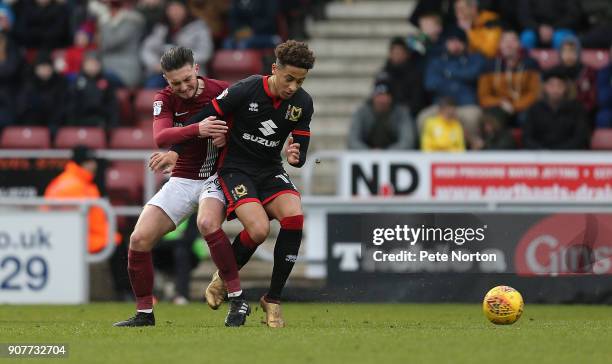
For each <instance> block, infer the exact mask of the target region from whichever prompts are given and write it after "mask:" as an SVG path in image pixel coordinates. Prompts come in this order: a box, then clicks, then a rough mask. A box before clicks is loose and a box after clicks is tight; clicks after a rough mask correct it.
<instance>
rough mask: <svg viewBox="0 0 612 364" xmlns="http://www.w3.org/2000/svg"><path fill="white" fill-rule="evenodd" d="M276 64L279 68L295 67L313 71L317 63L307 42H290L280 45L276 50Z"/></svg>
mask: <svg viewBox="0 0 612 364" xmlns="http://www.w3.org/2000/svg"><path fill="white" fill-rule="evenodd" d="M274 54H275V55H276V64H277V65H279V66H285V65H289V66H294V67H298V68H304V69H307V70H309V69H312V67H314V63H315V56H314V53H312V50H310V49H309V48H308V44H306V43H305V42H298V41H295V40H288V41H286V42H284V43H281V44H279V45H278V46H277V47H276V49H275V50H274Z"/></svg>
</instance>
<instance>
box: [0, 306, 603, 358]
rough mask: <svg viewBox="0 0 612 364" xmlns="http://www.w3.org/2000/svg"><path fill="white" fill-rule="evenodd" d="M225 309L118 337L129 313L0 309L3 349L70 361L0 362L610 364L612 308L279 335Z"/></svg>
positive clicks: (316, 309)
mask: <svg viewBox="0 0 612 364" xmlns="http://www.w3.org/2000/svg"><path fill="white" fill-rule="evenodd" d="M252 307H253V308H255V307H256V304H255V303H253V305H252ZM226 309H227V307H226V306H223V307H222V309H220V310H219V311H211V310H210V309H208V307H207V306H206V305H205V304H199V303H195V304H190V305H188V306H172V305H169V304H160V305H158V306H156V308H155V313H156V320H157V326H156V327H152V328H115V327H111V324H112V323H113V322H115V321H118V320H122V319H125V318H127V317H128V316H130V315H131V314H132V313H133V305H132V304H114V303H108V304H89V305H83V306H10V305H0V343H67V344H68V345H69V357H68V358H60V359H49V358H47V359H23V358H21V359H6V358H0V362H11V363H17V362H21V361H26V360H27V362H32V361H38V360H43V361H44V362H50V361H53V362H63V363H68V362H74V363H104V364H109V363H147V364H149V363H170V364H179V363H180V364H183V363H214V364H218V363H244V364H255V363H348V364H353V363H376V364H387V363H479V362H492V363H496V364H500V363H512V364H518V363H521V364H522V363H538V364H541V363H552V364H560V363H612V307H611V306H569V305H568V306H546V305H526V307H525V313H524V314H523V317H522V318H521V319H520V320H519V321H518V322H517V323H516V324H514V325H511V326H495V325H493V324H491V323H489V322H488V321H486V319H485V318H484V316H483V314H482V312H481V308H480V305H456V304H418V305H416V304H334V303H330V304H297V303H287V304H284V305H283V309H284V314H285V319H286V321H287V323H288V327H287V328H285V329H281V330H272V329H269V328H267V327H265V326H264V325H262V324H261V323H260V319H261V317H263V313H262V312H261V310H260V309H259V310H253V313H251V316H250V317H249V320H248V321H247V325H246V326H245V327H242V328H226V327H224V326H223V319H224V317H225V310H226Z"/></svg>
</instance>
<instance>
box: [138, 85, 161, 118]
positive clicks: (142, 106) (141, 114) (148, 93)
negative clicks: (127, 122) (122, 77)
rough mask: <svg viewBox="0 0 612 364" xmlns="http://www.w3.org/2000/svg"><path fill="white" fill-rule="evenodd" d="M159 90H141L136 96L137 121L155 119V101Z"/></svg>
mask: <svg viewBox="0 0 612 364" xmlns="http://www.w3.org/2000/svg"><path fill="white" fill-rule="evenodd" d="M156 93H157V90H148V89H141V90H139V91H138V93H137V94H136V100H135V101H134V104H135V105H134V109H135V110H134V111H135V113H136V118H135V119H136V121H140V120H143V119H144V120H146V119H151V118H152V117H153V99H154V98H155V94H156Z"/></svg>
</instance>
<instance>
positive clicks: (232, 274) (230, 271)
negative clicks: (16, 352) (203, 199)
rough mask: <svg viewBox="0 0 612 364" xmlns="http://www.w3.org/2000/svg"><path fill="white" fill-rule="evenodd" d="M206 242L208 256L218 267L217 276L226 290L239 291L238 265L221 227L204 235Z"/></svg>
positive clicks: (229, 291) (230, 291)
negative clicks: (208, 251) (223, 283)
mask: <svg viewBox="0 0 612 364" xmlns="http://www.w3.org/2000/svg"><path fill="white" fill-rule="evenodd" d="M204 239H206V242H207V243H208V249H209V250H210V256H211V257H212V260H213V262H215V265H216V266H217V268H218V269H219V276H220V277H221V279H223V281H224V282H225V285H226V286H227V292H228V293H232V292H238V291H240V277H239V275H238V265H236V259H235V258H234V252H233V251H232V245H231V244H230V241H229V239H228V237H227V235H225V232H224V231H223V230H222V229H219V230H217V231H215V232H214V233H211V234H208V235H206V236H205V237H204Z"/></svg>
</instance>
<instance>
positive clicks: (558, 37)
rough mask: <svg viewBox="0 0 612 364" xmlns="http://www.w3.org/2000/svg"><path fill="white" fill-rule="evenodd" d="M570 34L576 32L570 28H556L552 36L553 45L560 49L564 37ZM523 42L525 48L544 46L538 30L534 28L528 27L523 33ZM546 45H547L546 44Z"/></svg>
mask: <svg viewBox="0 0 612 364" xmlns="http://www.w3.org/2000/svg"><path fill="white" fill-rule="evenodd" d="M568 35H574V32H573V31H571V30H569V29H555V32H554V33H553V38H552V47H553V48H555V49H559V47H561V43H562V42H563V39H565V37H567V36H568ZM521 44H522V45H523V48H525V49H533V48H539V47H541V46H542V45H541V44H540V39H539V36H538V32H537V31H535V30H533V29H526V30H524V31H523V32H522V33H521ZM544 46H545V47H546V45H544Z"/></svg>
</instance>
